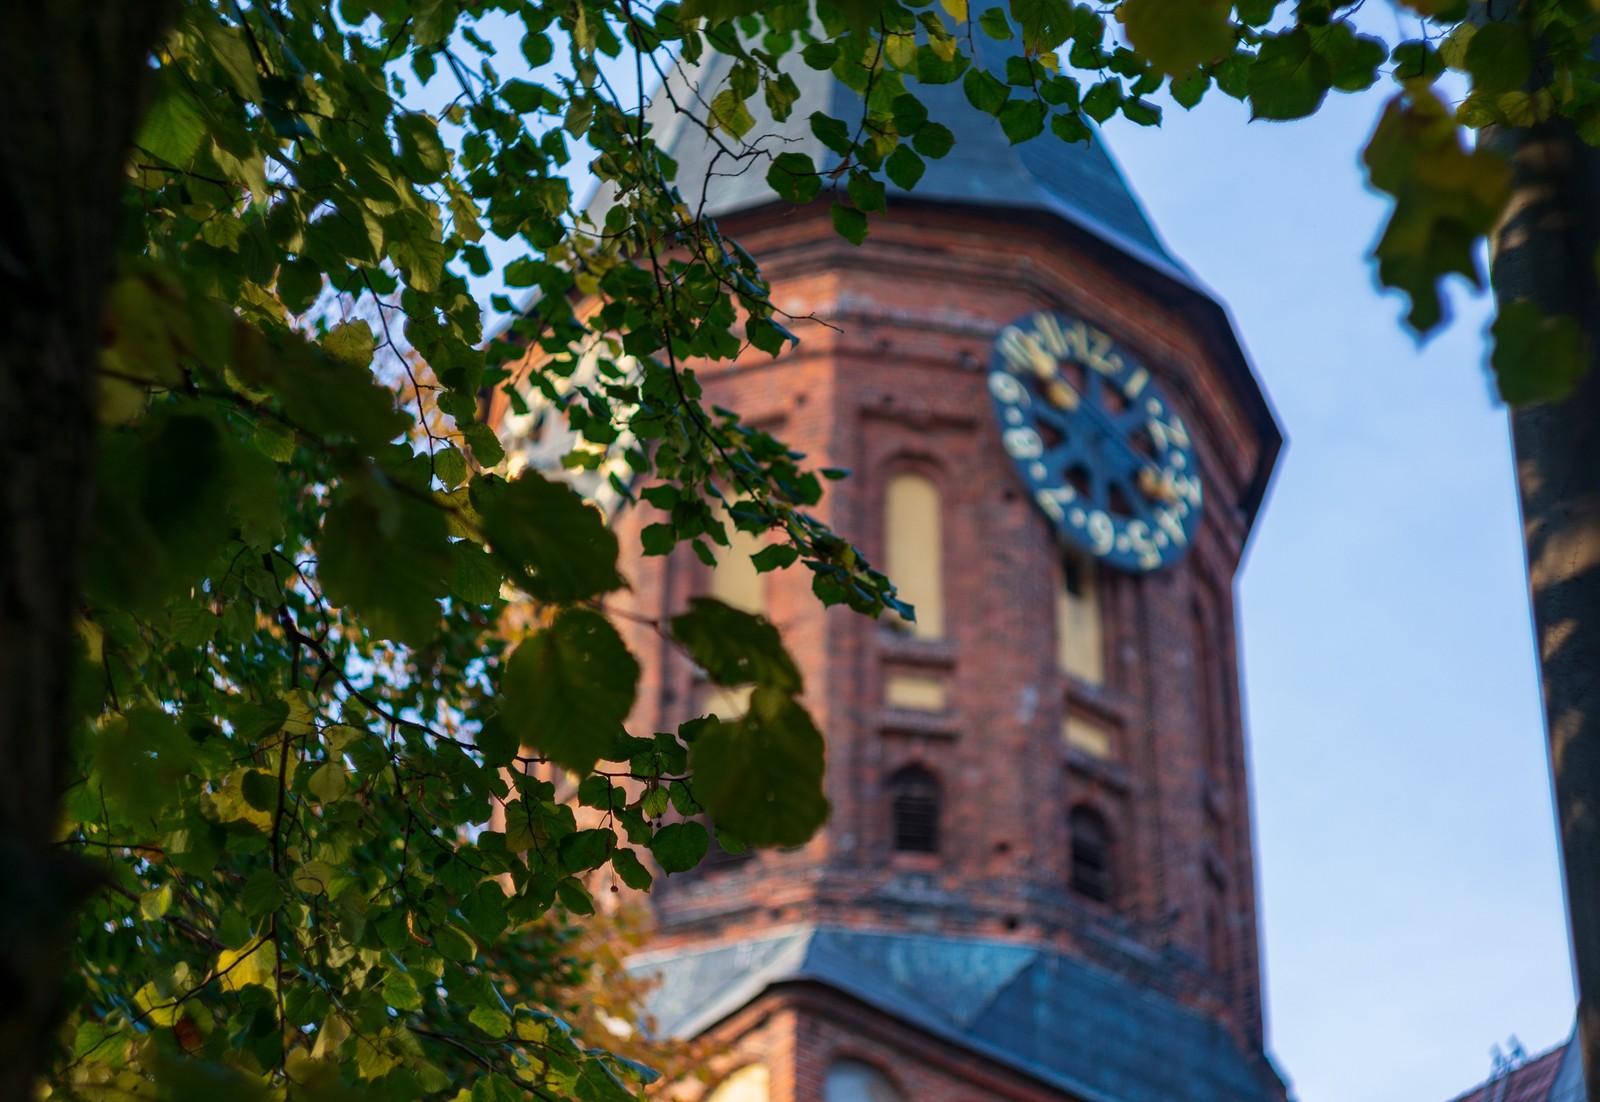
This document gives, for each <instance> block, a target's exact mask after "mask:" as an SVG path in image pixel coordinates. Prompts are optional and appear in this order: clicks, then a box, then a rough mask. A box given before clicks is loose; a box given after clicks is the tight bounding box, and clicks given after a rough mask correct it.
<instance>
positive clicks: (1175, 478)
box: [1172, 472, 1200, 507]
mask: <svg viewBox="0 0 1600 1102" xmlns="http://www.w3.org/2000/svg"><path fill="white" fill-rule="evenodd" d="M1172 492H1173V493H1175V494H1176V495H1177V496H1178V497H1179V499H1180V500H1183V501H1187V502H1188V503H1189V504H1190V505H1192V506H1195V507H1198V506H1199V505H1200V480H1199V479H1198V478H1191V477H1190V476H1189V475H1186V474H1177V473H1176V472H1174V473H1173V475H1172Z"/></svg>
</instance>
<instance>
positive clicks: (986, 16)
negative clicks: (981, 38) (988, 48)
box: [978, 8, 1011, 42]
mask: <svg viewBox="0 0 1600 1102" xmlns="http://www.w3.org/2000/svg"><path fill="white" fill-rule="evenodd" d="M978 26H980V27H982V28H983V31H984V33H985V34H987V35H988V36H989V37H990V38H992V39H995V40H996V41H997V42H1005V41H1008V40H1009V39H1010V38H1011V20H1009V19H1007V18H1006V10H1005V9H1004V8H990V9H989V10H988V11H986V12H984V13H983V14H982V15H980V16H978Z"/></svg>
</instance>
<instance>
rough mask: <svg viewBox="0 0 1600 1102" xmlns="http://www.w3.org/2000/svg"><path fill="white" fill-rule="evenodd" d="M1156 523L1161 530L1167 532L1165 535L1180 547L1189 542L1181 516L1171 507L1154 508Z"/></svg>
mask: <svg viewBox="0 0 1600 1102" xmlns="http://www.w3.org/2000/svg"><path fill="white" fill-rule="evenodd" d="M1156 525H1157V527H1159V528H1160V530H1161V531H1163V532H1165V533H1166V534H1167V537H1168V538H1169V539H1171V540H1172V542H1173V543H1175V544H1177V545H1178V546H1179V547H1182V546H1184V545H1185V544H1187V543H1188V542H1189V536H1188V534H1187V533H1186V532H1184V530H1183V520H1182V518H1181V517H1179V516H1178V514H1177V513H1175V512H1173V511H1172V510H1171V509H1157V510H1156Z"/></svg>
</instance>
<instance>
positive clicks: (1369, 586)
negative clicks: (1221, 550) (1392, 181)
mask: <svg viewBox="0 0 1600 1102" xmlns="http://www.w3.org/2000/svg"><path fill="white" fill-rule="evenodd" d="M1383 92H1384V90H1383V89H1382V88H1381V86H1380V88H1379V89H1377V90H1375V92H1374V93H1371V94H1367V95H1363V96H1356V97H1349V96H1345V97H1339V98H1337V99H1334V100H1331V101H1330V102H1329V104H1328V105H1327V106H1326V107H1325V108H1324V110H1323V112H1322V113H1321V114H1320V115H1319V116H1317V117H1316V118H1314V119H1311V120H1307V121H1302V122H1297V123H1290V124H1273V123H1264V122H1257V123H1250V122H1249V121H1248V118H1247V115H1246V112H1245V110H1244V109H1243V108H1242V107H1240V106H1239V105H1238V104H1235V103H1232V102H1231V101H1228V100H1225V99H1224V98H1222V97H1217V99H1216V101H1215V102H1213V101H1212V100H1211V99H1209V98H1208V100H1207V101H1206V102H1205V103H1203V104H1202V105H1201V106H1200V107H1199V108H1197V109H1196V110H1195V111H1194V112H1193V113H1190V114H1185V113H1184V112H1183V111H1182V110H1181V109H1178V108H1173V107H1171V106H1169V108H1168V112H1167V118H1166V121H1165V123H1164V125H1163V127H1162V129H1161V130H1160V131H1159V132H1156V131H1148V130H1141V129H1140V128H1138V127H1134V126H1132V125H1129V124H1127V123H1125V122H1120V123H1113V124H1111V125H1110V126H1109V127H1108V128H1107V133H1106V139H1107V142H1108V144H1109V145H1110V147H1111V149H1112V150H1113V152H1114V154H1115V155H1116V156H1117V157H1118V159H1119V160H1120V162H1121V164H1122V166H1123V168H1124V171H1125V173H1126V175H1127V176H1128V179H1129V180H1130V182H1131V183H1132V185H1133V187H1134V189H1135V191H1136V192H1137V193H1138V194H1139V196H1140V197H1141V198H1142V199H1143V200H1144V203H1145V205H1146V208H1147V210H1148V211H1149V213H1150V216H1151V217H1152V219H1153V220H1154V222H1155V223H1156V226H1157V228H1158V229H1159V231H1160V232H1161V234H1162V235H1163V237H1164V238H1165V240H1166V241H1167V242H1168V243H1169V244H1170V245H1171V247H1172V249H1173V251H1174V252H1175V253H1176V254H1177V255H1178V256H1180V257H1181V258H1183V259H1184V260H1185V261H1186V262H1187V263H1188V264H1189V265H1190V266H1191V267H1192V268H1193V269H1194V271H1195V272H1196V273H1197V274H1198V275H1199V276H1200V277H1201V279H1202V280H1204V281H1205V282H1207V283H1208V284H1209V285H1210V286H1211V287H1213V288H1214V289H1215V290H1216V291H1217V292H1218V294H1219V295H1220V296H1221V298H1222V299H1223V301H1225V302H1226V303H1228V305H1229V307H1230V308H1231V309H1232V311H1233V314H1234V317H1235V319H1236V321H1237V325H1238V329H1239V332H1240V334H1241V336H1242V338H1243V340H1244V343H1245V345H1246V347H1247V348H1248V349H1249V351H1250V353H1251V356H1252V358H1253V360H1254V362H1255V365H1256V369H1257V372H1258V373H1259V375H1260V377H1261V379H1262V381H1263V382H1264V383H1265V385H1266V388H1267V390H1268V391H1269V393H1270V394H1271V396H1272V399H1273V401H1274V402H1275V404H1276V405H1277V408H1278V411H1279V415H1280V417H1281V419H1282V422H1283V424H1284V427H1285V429H1286V431H1287V434H1288V437H1289V447H1288V449H1287V451H1286V453H1285V456H1284V459H1283V461H1282V463H1281V465H1280V467H1279V471H1278V477H1277V481H1276V483H1275V485H1274V487H1273V490H1272V494H1271V497H1270V498H1269V500H1268V503H1267V505H1266V508H1265V509H1264V510H1263V512H1262V515H1261V519H1260V522H1259V525H1258V528H1257V531H1256V534H1255V538H1254V542H1253V545H1252V548H1251V550H1250V554H1249V557H1248V559H1247V560H1246V564H1245V568H1244V571H1243V574H1242V580H1241V584H1240V599H1239V604H1240V630H1241V634H1242V640H1243V655H1244V664H1245V671H1244V676H1245V689H1246V698H1247V702H1248V709H1249V738H1250V742H1251V759H1252V763H1253V767H1254V778H1253V783H1254V791H1255V800H1256V804H1255V806H1256V837H1257V841H1258V854H1259V863H1258V876H1259V879H1260V885H1261V909H1262V918H1263V931H1264V934H1263V936H1264V940H1265V950H1266V974H1267V992H1268V1010H1269V1015H1270V1018H1269V1021H1270V1025H1269V1029H1270V1044H1271V1047H1272V1049H1273V1051H1274V1053H1275V1054H1276V1056H1277V1058H1278V1060H1279V1062H1280V1064H1281V1066H1282V1067H1283V1069H1284V1071H1285V1072H1286V1074H1287V1075H1288V1076H1289V1078H1290V1080H1291V1082H1292V1083H1293V1085H1294V1087H1295V1090H1296V1093H1297V1094H1298V1096H1299V1097H1300V1098H1301V1099H1302V1102H1363V1100H1372V1102H1380V1100H1391V1099H1392V1100H1395V1102H1399V1100H1402V1099H1404V1100H1407V1102H1428V1100H1437V1102H1445V1100H1446V1099H1449V1098H1451V1097H1453V1096H1454V1095H1455V1094H1457V1093H1459V1092H1461V1091H1463V1090H1465V1089H1466V1088H1468V1087H1469V1086H1471V1085H1472V1084H1474V1083H1475V1082H1477V1081H1479V1080H1481V1079H1483V1078H1484V1077H1485V1076H1486V1075H1487V1073H1488V1071H1489V1062H1490V1060H1489V1047H1490V1045H1491V1044H1494V1043H1496V1042H1500V1043H1502V1044H1503V1042H1504V1039H1505V1038H1506V1036H1507V1035H1508V1034H1511V1033H1516V1034H1517V1035H1518V1036H1519V1037H1520V1039H1521V1040H1522V1041H1523V1043H1524V1044H1525V1045H1527V1046H1528V1048H1529V1050H1530V1051H1532V1050H1535V1049H1542V1048H1545V1047H1548V1046H1549V1045H1551V1044H1554V1043H1556V1042H1558V1041H1560V1040H1561V1039H1563V1038H1564V1037H1565V1035H1566V1033H1567V1031H1568V1030H1569V1029H1570V1027H1571V1015H1572V988H1571V980H1570V972H1569V966H1568V957H1567V942H1566V929H1565V924H1564V918H1563V903H1562V896H1561V886H1560V879H1559V872H1558V860H1557V851H1556V839H1555V827H1554V819H1553V816H1552V812H1551V807H1550V789H1549V780H1548V773H1547V765H1546V753H1545V749H1544V736H1543V721H1542V717H1541V712H1540V705H1539V696H1538V682H1537V671H1536V666H1535V661H1534V652H1533V642H1532V631H1531V628H1530V626H1529V620H1528V610H1527V600H1526V593H1525V580H1524V576H1523V560H1522V548H1521V542H1520V535H1519V532H1520V528H1519V520H1518V515H1517V504H1516V496H1515V486H1514V484H1513V481H1512V468H1511V457H1510V449H1509V437H1508V430H1507V427H1506V417H1505V412H1504V410H1503V409H1502V408H1501V407H1500V406H1499V405H1498V403H1497V402H1496V401H1495V400H1494V399H1493V397H1492V394H1491V391H1490V388H1489V385H1488V382H1487V378H1486V375H1485V371H1484V367H1483V361H1484V343H1483V328H1484V324H1485V320H1486V317H1487V311H1488V304H1487V302H1486V301H1485V300H1484V299H1482V298H1475V297H1472V296H1470V295H1466V294H1458V295H1456V305H1457V319H1456V321H1455V323H1454V324H1453V325H1452V326H1451V327H1450V328H1449V329H1448V330H1447V331H1446V332H1444V333H1443V334H1442V335H1440V336H1438V337H1435V338H1434V339H1433V340H1432V341H1430V342H1429V343H1428V344H1426V345H1424V346H1422V347H1420V348H1419V347H1418V345H1417V343H1416V342H1415V341H1414V340H1413V338H1412V337H1411V336H1409V335H1408V334H1407V333H1406V332H1405V331H1404V330H1402V328H1401V327H1400V325H1399V324H1398V317H1399V315H1400V313H1401V305H1400V300H1398V299H1396V298H1394V297H1392V296H1383V295H1380V294H1379V293H1378V291H1377V289H1376V286H1375V282H1374V279H1373V275H1372V269H1371V265H1370V264H1369V263H1368V262H1367V261H1366V259H1365V257H1366V253H1367V252H1368V251H1369V249H1370V246H1371V244H1372V242H1373V240H1374V239H1375V238H1376V235H1377V232H1378V230H1379V228H1380V226H1381V225H1382V220H1383V218H1384V216H1385V213H1386V210H1387V204H1386V202H1385V201H1384V200H1383V199H1382V198H1381V197H1379V196H1377V195H1375V194H1373V193H1370V192H1368V191H1367V190H1366V189H1365V186H1364V182H1363V176H1362V174H1361V171H1360V167H1359V161H1358V157H1359V151H1360V149H1361V146H1362V144H1363V143H1364V142H1365V140H1366V137H1367V135H1368V134H1369V133H1370V132H1371V130H1372V127H1373V125H1374V124H1375V122H1376V120H1377V117H1378V112H1379V110H1380V109H1381V107H1382V103H1383V99H1384V95H1383V94H1381V93H1383Z"/></svg>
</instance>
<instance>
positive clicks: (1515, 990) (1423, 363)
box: [419, 35, 1572, 1102]
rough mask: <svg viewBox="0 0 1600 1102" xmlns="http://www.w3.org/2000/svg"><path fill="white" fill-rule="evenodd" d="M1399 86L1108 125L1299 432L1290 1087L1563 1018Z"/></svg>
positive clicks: (1273, 1022)
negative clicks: (1396, 138)
mask: <svg viewBox="0 0 1600 1102" xmlns="http://www.w3.org/2000/svg"><path fill="white" fill-rule="evenodd" d="M493 37H495V38H497V39H504V38H506V37H508V36H502V35H494V36H493ZM514 42H515V40H514V39H510V40H509V41H507V43H506V48H505V50H504V51H503V53H502V54H501V56H500V58H499V59H497V66H498V67H499V68H500V69H501V70H502V75H505V76H512V75H519V74H517V73H515V72H511V71H510V70H512V69H514V68H516V67H517V64H518V63H519V62H520V58H519V56H518V54H517V51H516V48H515V45H514ZM1385 94H1386V90H1385V89H1383V88H1382V87H1381V86H1380V88H1379V89H1376V90H1374V92H1372V93H1368V94H1365V95H1360V96H1353V97H1352V96H1339V97H1337V98H1334V99H1332V100H1330V101H1329V103H1328V105H1327V106H1326V107H1325V108H1324V110H1323V111H1322V112H1321V113H1320V114H1319V115H1318V116H1317V117H1316V118H1314V119H1311V120H1307V121H1302V122H1297V123H1290V124H1270V123H1250V122H1249V121H1248V118H1247V115H1246V113H1245V110H1244V109H1243V108H1242V107H1241V106H1240V105H1238V104H1236V103H1233V102H1232V101H1230V100H1227V99H1225V98H1224V97H1222V96H1220V95H1217V96H1214V97H1208V99H1207V100H1206V102H1205V103H1203V104H1202V105H1201V106H1200V107H1199V108H1197V109H1196V110H1195V111H1194V112H1190V113H1185V112H1184V111H1182V110H1181V109H1179V108H1177V107H1175V106H1173V105H1171V104H1168V107H1167V118H1166V121H1165V123H1164V125H1163V126H1162V128H1161V129H1159V130H1147V129H1141V128H1139V127H1135V126H1133V125H1132V124H1129V123H1127V122H1126V121H1124V120H1118V121H1115V122H1113V123H1112V124H1110V125H1109V126H1108V127H1107V130H1106V134H1105V138H1106V140H1107V143H1108V145H1109V146H1110V148H1111V149H1112V152H1113V154H1114V155H1115V156H1116V157H1117V158H1118V159H1119V160H1120V162H1121V164H1122V166H1123V168H1124V170H1125V173H1126V175H1127V177H1128V179H1129V181H1130V183H1131V184H1132V186H1133V188H1134V190H1135V192H1136V193H1137V194H1138V195H1139V196H1140V197H1141V199H1142V200H1143V201H1144V204H1145V206H1146V209H1147V210H1148V212H1149V214H1150V216H1151V218H1152V219H1153V221H1154V222H1155V224H1156V227H1157V229H1158V231H1159V232H1160V233H1161V234H1162V236H1163V237H1164V238H1165V240H1166V241H1167V242H1168V244H1169V245H1170V246H1171V248H1172V250H1173V252H1174V253H1175V254H1176V255H1178V256H1179V257H1180V258H1182V259H1183V260H1184V261H1185V262H1187V264H1188V265H1189V266H1190V267H1191V268H1192V269H1193V270H1194V271H1195V272H1196V273H1197V274H1198V275H1199V276H1200V278H1201V279H1202V280H1203V281H1204V282H1206V283H1208V284H1209V285H1210V286H1211V287H1213V288H1214V289H1215V290H1216V291H1217V293H1218V294H1219V296H1220V297H1221V298H1222V300H1223V301H1224V302H1226V303H1227V304H1228V305H1229V307H1230V308H1231V310H1232V311H1233V314H1234V317H1235V319H1236V321H1237V325H1238V329H1239V332H1240V335H1241V337H1242V338H1243V341H1244V344H1245V346H1246V348H1247V349H1249V351H1250V353H1251V355H1252V358H1253V360H1254V363H1255V365H1256V368H1257V371H1258V373H1259V375H1260V377H1261V379H1262V381H1263V382H1264V383H1265V385H1266V388H1267V390H1268V392H1269V393H1270V394H1271V396H1272V399H1273V401H1274V403H1275V404H1276V406H1277V408H1278V411H1279V414H1280V417H1281V419H1282V422H1283V425H1284V428H1285V430H1286V432H1287V434H1288V437H1289V446H1288V449H1287V451H1286V453H1285V455H1284V458H1283V460H1282V462H1281V464H1280V467H1279V471H1278V476H1277V480H1276V482H1275V484H1274V486H1273V490H1272V494H1271V496H1270V498H1269V500H1268V502H1267V505H1266V508H1265V509H1264V510H1263V511H1262V514H1261V519H1260V521H1259V524H1258V528H1257V532H1256V534H1255V537H1254V541H1253V543H1252V547H1251V550H1250V553H1249V556H1248V558H1247V560H1246V565H1245V568H1244V571H1243V574H1242V579H1241V584H1240V630H1241V635H1242V653H1243V655H1244V663H1245V670H1244V677H1245V690H1246V701H1247V705H1248V713H1249V715H1248V724H1249V728H1248V734H1249V738H1250V742H1251V760H1252V767H1253V771H1254V776H1253V785H1254V791H1255V809H1256V837H1257V840H1258V855H1259V859H1258V876H1259V880H1260V886H1261V895H1260V899H1261V910H1262V930H1263V938H1264V941H1265V965H1266V983H1267V1000H1268V1015H1269V1019H1268V1020H1269V1025H1268V1029H1269V1045H1270V1047H1271V1049H1272V1051H1273V1052H1274V1054H1275V1056H1276V1058H1277V1060H1278V1062H1279V1064H1280V1066H1281V1068H1282V1069H1283V1071H1284V1072H1285V1074H1286V1075H1287V1077H1288V1078H1289V1079H1290V1082H1291V1084H1292V1087H1293V1090H1294V1093H1295V1094H1296V1096H1297V1097H1298V1098H1299V1099H1300V1100H1301V1102H1391V1100H1392V1102H1446V1100H1447V1099H1450V1098H1452V1097H1454V1096H1455V1095H1456V1094H1458V1093H1460V1092H1462V1091H1464V1090H1466V1089H1467V1088H1468V1087H1470V1086H1472V1085H1473V1084H1475V1083H1477V1082H1478V1081H1480V1080H1482V1079H1483V1078H1484V1077H1485V1076H1486V1075H1487V1073H1488V1071H1489V1066H1490V1057H1489V1048H1490V1046H1491V1045H1493V1044H1496V1043H1499V1044H1501V1045H1502V1046H1503V1045H1504V1042H1505V1039H1506V1038H1507V1036H1508V1035H1510V1034H1513V1033H1515V1034H1516V1035H1518V1036H1519V1037H1520V1039H1521V1040H1522V1042H1523V1043H1524V1044H1525V1045H1527V1047H1528V1049H1529V1050H1530V1051H1537V1050H1540V1049H1543V1048H1546V1047H1549V1046H1550V1045H1552V1044H1555V1043H1557V1042H1559V1041H1560V1040H1562V1039H1564V1037H1565V1036H1566V1034H1567V1032H1568V1030H1569V1029H1570V1027H1571V1018H1572V989H1571V981H1570V972H1569V967H1568V956H1567V942H1566V932H1565V925H1564V917H1563V913H1564V912H1563V905H1562V898H1561V887H1560V879H1559V874H1558V866H1557V855H1556V840H1555V830H1554V821H1553V817H1552V814H1551V809H1550V794H1549V781H1548V773H1547V766H1546V755H1545V749H1544V738H1543V726H1542V719H1541V715H1540V708H1539V697H1538V684H1537V676H1536V669H1535V665H1534V656H1533V644H1532V633H1531V629H1530V627H1529V621H1528V612H1527V601H1526V595H1525V589H1524V586H1525V582H1524V577H1523V565H1522V549H1521V544H1520V538H1519V522H1518V517H1517V506H1516V497H1515V489H1514V486H1513V483H1512V473H1511V463H1510V454H1509V441H1508V436H1507V429H1506V419H1505V414H1504V411H1503V409H1501V408H1500V407H1499V406H1498V404H1497V403H1496V402H1495V400H1494V399H1493V397H1492V394H1491V390H1490V387H1489V384H1488V381H1487V378H1486V375H1485V372H1484V368H1483V360H1484V344H1483V328H1484V323H1485V320H1486V317H1487V303H1486V301H1485V300H1484V299H1482V298H1474V297H1472V296H1469V295H1465V294H1459V295H1457V296H1456V305H1457V319H1456V321H1455V322H1454V324H1453V325H1451V326H1450V327H1449V328H1448V329H1447V330H1446V331H1445V332H1444V333H1443V334H1442V335H1439V336H1437V337H1435V338H1434V339H1433V340H1431V341H1430V342H1429V343H1428V344H1426V345H1424V346H1421V347H1419V346H1418V344H1417V343H1416V341H1415V340H1414V339H1413V338H1412V337H1411V336H1410V335H1409V334H1408V333H1406V332H1405V331H1404V330H1403V329H1402V328H1401V327H1400V325H1399V321H1398V319H1399V317H1400V314H1401V310H1402V308H1401V304H1400V302H1399V300H1397V299H1395V298H1393V297H1386V296H1382V295H1380V294H1379V293H1378V291H1377V289H1376V287H1375V284H1374V280H1373V277H1372V271H1371V266H1370V265H1369V263H1368V262H1367V260H1366V254H1367V252H1368V250H1369V248H1370V245H1371V243H1372V241H1373V240H1374V239H1375V237H1376V235H1377V232H1378V229H1379V227H1380V226H1381V224H1382V220H1383V217H1384V215H1385V212H1386V203H1385V201H1384V200H1383V199H1382V198H1381V197H1378V196H1376V195H1374V194H1371V193H1369V192H1368V191H1367V190H1366V189H1365V187H1364V184H1363V177H1362V174H1361V172H1360V168H1359V162H1358V156H1359V151H1360V149H1361V146H1362V144H1363V143H1364V142H1365V140H1366V137H1367V135H1368V134H1369V133H1370V132H1371V130H1372V127H1373V125H1374V124H1375V122H1376V120H1377V116H1378V112H1379V110H1380V109H1381V106H1382V103H1383V98H1384V95H1385ZM419 98H420V99H425V98H427V97H425V96H424V97H419ZM1040 140H1050V139H1048V138H1045V139H1040ZM581 161H582V158H581V157H578V158H577V161H576V163H581ZM576 163H575V168H576ZM574 181H575V183H576V184H577V187H578V190H579V194H580V195H582V194H585V193H586V187H587V184H586V183H585V182H584V181H583V179H582V177H581V175H579V174H578V172H577V171H575V173H574ZM491 289H493V288H489V287H487V286H485V287H483V291H484V293H483V296H482V297H483V298H484V300H485V301H487V297H488V291H489V290H491Z"/></svg>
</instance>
